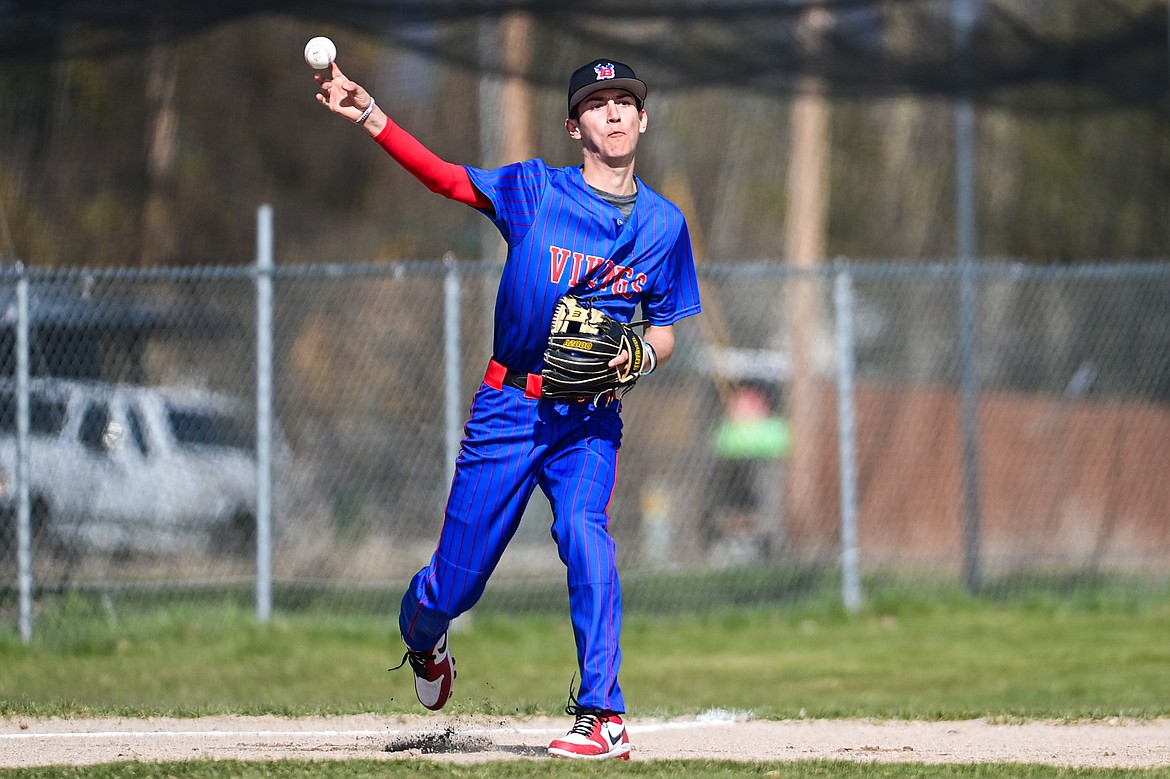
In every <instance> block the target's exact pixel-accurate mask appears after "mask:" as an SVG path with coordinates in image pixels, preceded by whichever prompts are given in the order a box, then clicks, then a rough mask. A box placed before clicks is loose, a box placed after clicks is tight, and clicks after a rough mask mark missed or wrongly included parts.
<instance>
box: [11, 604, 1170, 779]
mask: <svg viewBox="0 0 1170 779" xmlns="http://www.w3.org/2000/svg"><path fill="white" fill-rule="evenodd" d="M40 624H41V626H42V627H43V630H42V631H41V634H42V636H41V637H38V639H37V640H35V641H34V642H33V643H32V645H31V646H24V645H22V644H21V643H20V641H19V639H18V637H17V636H16V635H15V634H14V633H12V632H9V633H7V634H5V635H4V637H3V639H2V641H0V692H2V701H0V714H3V715H6V716H10V717H11V716H65V717H80V716H91V715H120V716H147V715H167V716H198V715H203V714H213V713H215V714H219V713H240V714H266V713H271V714H284V715H293V716H297V715H310V714H353V713H364V712H368V713H379V714H382V713H385V714H393V713H415V712H418V711H419V708H418V703H417V701H416V700H415V698H414V694H413V687H412V680H411V677H410V675H409V673H408V672H406V671H399V672H396V673H388V672H387V670H386V669H388V668H389V667H390V666H392V665H396V664H397V663H398V660H399V659H400V657H401V651H402V649H401V643H400V641H399V639H398V638H397V635H396V631H395V629H394V625H393V622H392V620H391V619H389V618H383V617H372V616H337V615H336V614H335V613H331V612H330V611H327V610H321V611H315V610H308V611H301V612H296V613H281V614H278V615H277V616H276V617H275V618H274V619H273V620H272V622H271V623H270V624H268V625H258V624H256V622H255V621H254V619H253V618H252V616H251V614H250V613H249V612H248V611H247V610H245V609H241V608H239V607H234V606H228V605H223V606H213V605H204V606H200V607H193V606H172V607H170V608H166V609H157V610H154V611H149V612H145V613H137V614H131V613H124V614H119V615H118V616H117V617H116V618H114V617H112V616H111V615H110V613H109V612H108V611H103V610H102V609H100V608H97V607H95V606H94V605H92V604H90V603H88V602H85V601H83V600H80V599H78V600H77V601H76V602H70V601H66V602H62V603H60V604H58V605H57V606H56V607H55V609H54V611H53V613H52V614H50V615H46V616H44V617H42V620H41V623H40ZM63 626H68V630H65V629H64V627H63ZM1167 636H1170V597H1165V596H1163V595H1157V596H1150V595H1146V596H1115V595H1104V596H1101V595H1097V596H1088V597H1075V598H1063V599H1062V598H1054V597H1044V598H1032V599H1028V600H1023V599H1014V600H1012V601H1010V602H1005V601H993V600H990V599H969V598H962V597H948V598H942V599H940V600H939V601H936V602H931V601H925V600H912V599H907V598H896V597H895V598H886V599H881V598H877V599H875V600H874V601H872V602H871V605H869V606H868V607H867V608H866V610H865V611H864V612H863V613H861V614H859V615H847V614H845V613H843V612H842V611H841V610H840V609H839V608H837V607H835V606H833V605H822V604H806V605H792V606H786V607H782V608H781V607H775V608H751V609H735V610H727V611H724V612H721V613H719V614H716V615H712V614H707V615H701V616H696V615H688V614H681V613H680V614H673V615H669V616H657V617H656V616H650V615H646V614H631V615H629V616H628V617H627V620H626V626H625V632H624V641H623V649H624V664H623V673H622V680H623V686H624V688H625V691H626V696H627V700H628V703H629V705H630V713H631V716H638V717H656V716H674V715H686V714H695V713H699V712H702V711H706V710H708V709H713V708H715V709H725V710H733V711H740V712H750V713H751V714H752V715H753V716H754V717H757V718H776V719H788V718H798V717H809V718H845V717H849V718H904V719H928V720H951V719H968V718H992V719H999V720H1007V721H1014V720H1023V719H1031V718H1043V719H1069V720H1081V719H1103V718H1111V717H1116V716H1123V717H1127V718H1138V719H1141V718H1153V717H1166V716H1170V673H1167V669H1168V668H1170V641H1167ZM452 649H453V651H454V653H455V654H456V656H457V657H458V661H459V685H458V688H457V692H458V695H457V697H456V699H454V700H453V702H452V704H450V706H449V709H450V710H451V711H452V713H456V714H458V713H468V714H472V713H475V714H495V713H499V714H504V715H509V716H512V715H527V714H552V715H556V714H559V713H560V712H561V711H562V709H563V707H564V704H565V700H566V696H567V693H568V689H569V685H570V682H571V680H572V678H573V673H574V669H575V665H576V664H575V660H574V654H573V641H572V635H571V632H570V628H569V625H568V622H567V619H566V618H564V617H561V616H555V615H552V614H527V615H508V614H503V613H500V612H498V611H494V610H492V609H490V608H488V609H485V612H484V613H483V614H479V613H473V615H472V617H471V618H470V619H467V618H464V619H463V620H461V621H460V623H459V630H458V632H455V633H453V634H452ZM156 768H157V767H156ZM140 770H146V769H138V768H135V767H134V766H127V765H122V766H109V767H106V768H92V769H54V770H52V771H48V770H39V771H29V770H20V771H12V772H9V773H7V774H5V775H12V776H45V777H48V776H52V777H59V776H115V775H116V776H146V775H156V774H151V773H136V772H135V771H140ZM309 770H312V771H313V774H312V775H314V776H327V777H351V776H367V775H375V774H376V775H379V776H386V775H403V776H410V775H417V774H419V773H423V772H424V771H425V773H426V775H427V776H472V775H474V776H500V777H514V776H556V777H562V776H593V775H610V774H611V773H613V774H616V773H621V774H629V775H633V776H666V775H668V774H669V775H675V774H677V773H679V771H680V770H684V769H680V766H679V765H662V764H661V763H655V764H636V763H634V764H629V765H624V764H623V765H616V766H615V765H610V766H579V765H577V764H575V763H574V764H563V763H560V762H554V761H549V762H547V763H546V762H544V761H536V762H535V763H534V762H532V761H521V762H520V764H519V765H510V764H506V763H504V764H493V765H491V766H476V767H475V768H474V770H472V769H469V768H460V767H458V766H449V767H448V766H436V765H431V764H429V763H427V764H424V765H422V766H419V765H418V764H417V763H415V762H412V761H402V762H401V763H390V764H388V763H384V762H379V763H369V764H365V763H363V762H361V761H348V762H346V763H344V764H339V765H329V766H328V767H327V768H326V767H322V766H312V767H311V768H309V767H306V766H301V765H296V764H259V765H251V766H249V765H243V764H238V763H237V764H211V763H207V764H204V763H191V764H183V765H181V766H175V765H171V766H169V767H168V768H167V769H166V770H165V771H164V772H163V774H161V775H184V776H208V777H210V776H260V775H264V776H301V775H308V773H307V771H309ZM685 770H686V771H687V772H688V773H694V772H697V775H704V776H784V777H787V776H841V777H853V776H867V777H872V776H890V777H910V776H979V777H998V776H1038V777H1041V776H1043V777H1047V776H1061V777H1072V776H1086V777H1089V776H1092V777H1097V776H1102V777H1103V776H1126V777H1130V776H1153V775H1157V774H1156V773H1151V772H1141V771H1080V772H1078V771H1069V770H1064V771H1061V770H1058V769H1055V768H1044V767H1036V768H1034V769H1032V768H1029V769H1026V770H1027V772H1022V771H1025V769H1024V768H1022V767H1020V766H1004V767H999V768H997V767H994V766H970V767H962V766H956V767H933V766H932V767H930V768H926V767H923V766H917V767H915V766H882V767H879V766H873V765H853V764H848V763H843V764H837V763H833V764H825V763H813V762H810V763H799V764H782V765H781V764H772V765H768V766H763V765H755V764H752V765H735V764H703V765H702V766H701V767H699V766H694V765H692V764H688V767H687V768H686V769H685ZM997 771H1002V773H1000V772H997ZM387 772H390V773H387Z"/></svg>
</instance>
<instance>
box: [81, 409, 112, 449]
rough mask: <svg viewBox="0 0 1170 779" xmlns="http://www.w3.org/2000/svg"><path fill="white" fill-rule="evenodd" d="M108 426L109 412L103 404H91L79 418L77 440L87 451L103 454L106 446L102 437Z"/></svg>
mask: <svg viewBox="0 0 1170 779" xmlns="http://www.w3.org/2000/svg"><path fill="white" fill-rule="evenodd" d="M109 424H110V411H109V409H108V408H106V404H105V403H91V404H90V405H89V407H88V408H86V409H85V414H84V416H82V417H81V428H80V429H79V430H78V431H77V438H78V439H79V440H80V441H81V443H82V445H83V446H85V447H86V448H87V449H92V450H93V451H95V452H105V451H106V446H105V442H104V441H103V437H104V436H105V434H106V428H107V427H108V426H109Z"/></svg>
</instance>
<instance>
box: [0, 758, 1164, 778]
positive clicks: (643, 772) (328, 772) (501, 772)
mask: <svg viewBox="0 0 1170 779" xmlns="http://www.w3.org/2000/svg"><path fill="white" fill-rule="evenodd" d="M0 776H3V777H9V778H10V779H81V778H82V777H85V778H86V779H148V778H152V777H167V779H173V778H174V777H184V779H253V778H255V779H309V778H310V777H311V778H312V779H367V778H373V777H376V778H377V779H393V778H394V777H415V776H425V777H427V779H470V778H474V779H520V777H537V778H539V777H552V778H553V779H566V778H572V777H593V776H633V777H639V779H678V777H680V776H701V777H704V779H740V777H768V779H926V778H927V777H929V779H1152V778H1153V777H1159V776H1165V772H1164V771H1161V772H1160V771H1157V770H1134V769H1130V770H1125V769H1100V768H1091V769H1090V768H1084V769H1075V768H1055V767H1052V766H1036V765H995V764H988V765H964V766H960V765H918V764H913V763H910V764H901V765H875V764H865V763H851V762H845V761H819V760H815V761H805V762H801V763H728V762H713V761H693V760H687V761H681V760H659V761H655V762H648V763H638V762H637V761H630V762H628V763H624V762H618V761H612V760H610V761H604V762H598V763H582V762H568V761H563V760H541V761H533V760H524V761H514V760H512V761H505V762H497V763H477V764H475V765H464V766H457V765H448V764H437V763H432V762H430V761H429V760H414V761H393V762H380V761H372V760H346V761H344V762H323V763H308V762H299V761H283V762H248V763H243V762H237V761H230V760H224V761H215V762H210V761H200V762H185V763H153V764H143V763H128V762H126V763H108V764H106V765H99V766H78V767H71V768H59V767H53V768H25V769H12V770H7V771H5V770H0Z"/></svg>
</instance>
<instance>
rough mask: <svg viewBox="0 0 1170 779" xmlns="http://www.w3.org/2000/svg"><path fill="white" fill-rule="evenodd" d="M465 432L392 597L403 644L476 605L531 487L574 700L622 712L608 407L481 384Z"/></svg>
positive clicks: (435, 633)
mask: <svg viewBox="0 0 1170 779" xmlns="http://www.w3.org/2000/svg"><path fill="white" fill-rule="evenodd" d="M464 432H465V437H464V439H463V444H462V446H461V449H460V452H459V457H458V459H457V460H456V465H455V477H454V480H453V482H452V485H451V494H450V496H449V498H448V500H447V509H446V513H445V515H444V520H443V529H442V531H441V533H440V535H439V543H438V547H437V548H436V550H435V553H434V555H433V556H432V557H431V561H430V563H429V564H428V565H427V566H426V567H425V568H423V569H422V570H421V571H419V572H418V573H417V574H415V576H414V578H413V580H412V581H411V584H410V587H409V589H408V590H407V592H406V594H405V595H404V596H403V598H402V610H401V613H400V615H399V627H400V628H401V630H402V636H403V639H404V640H405V642H406V645H407V646H408V647H410V648H411V649H418V650H426V649H430V648H431V647H432V646H434V644H435V642H436V641H438V639H439V637H440V636H442V634H443V632H444V631H446V630H447V626H448V624H449V622H450V621H451V620H452V619H454V618H455V617H457V616H459V615H460V614H462V613H463V612H465V611H467V610H468V609H470V608H471V607H472V606H473V605H475V603H476V602H477V601H478V600H479V598H480V596H481V595H482V594H483V590H484V587H485V585H486V584H487V580H488V577H489V576H491V573H492V571H493V570H495V567H496V564H497V563H499V561H500V557H501V555H503V553H504V549H505V547H506V546H507V544H508V542H509V541H510V540H511V539H512V536H513V535H514V534H515V532H516V528H517V527H518V526H519V523H520V519H521V516H522V515H523V513H524V508H525V506H526V505H527V503H528V500H529V498H530V497H531V496H532V493H533V490H535V488H536V487H537V486H539V487H540V489H541V491H542V492H543V493H544V494H545V495H546V496H547V497H548V500H549V503H550V504H551V506H552V513H553V526H552V536H553V540H554V541H555V542H556V545H557V551H558V553H559V554H560V558H561V561H562V562H563V563H564V564H565V566H566V569H567V577H568V586H569V610H570V615H571V618H572V622H573V634H574V637H575V639H576V644H577V662H578V664H579V666H580V673H581V684H580V687H579V689H578V691H577V700H578V701H579V703H580V705H582V706H585V707H589V708H596V709H605V710H609V711H615V712H624V711H625V701H624V699H623V697H622V692H621V688H620V686H619V685H618V679H617V677H618V668H619V666H620V665H621V648H620V641H619V637H620V632H621V622H622V607H621V584H620V582H619V581H618V573H617V561H616V559H615V553H614V552H615V548H614V541H613V538H612V537H611V536H610V535H609V532H608V526H609V515H608V513H607V506H608V504H609V500H610V496H611V495H612V494H613V488H614V482H615V479H616V476H617V460H618V447H619V446H620V445H621V432H622V422H621V417H620V416H619V414H618V405H617V404H616V403H614V404H611V405H610V406H603V407H601V408H596V407H594V406H593V404H591V403H561V402H554V401H549V400H533V399H529V398H526V397H525V395H524V393H523V392H522V391H520V390H518V389H515V388H513V387H508V386H505V387H503V388H502V389H494V388H492V387H490V386H488V385H487V384H483V385H481V386H480V388H479V391H478V392H476V394H475V397H474V399H473V400H472V406H471V415H470V420H469V421H468V423H467V426H466V428H465V431H464Z"/></svg>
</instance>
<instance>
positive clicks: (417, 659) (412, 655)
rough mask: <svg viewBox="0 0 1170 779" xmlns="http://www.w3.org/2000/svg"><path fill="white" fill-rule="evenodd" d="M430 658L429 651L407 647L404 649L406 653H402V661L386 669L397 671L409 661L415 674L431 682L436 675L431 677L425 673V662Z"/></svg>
mask: <svg viewBox="0 0 1170 779" xmlns="http://www.w3.org/2000/svg"><path fill="white" fill-rule="evenodd" d="M430 659H431V653H430V652H424V651H417V652H416V651H413V650H410V649H408V650H406V654H404V655H403V656H402V662H401V663H399V664H398V665H396V666H394V667H393V668H389V669H387V670H389V671H397V670H398V669H399V668H401V667H402V666H404V665H406V663H407V662H409V663H410V668H411V670H412V671H414V675H415V676H421V677H422V678H424V679H426V680H427V681H428V682H433V681H434V680H435V678H436V677H432V676H430V675H428V673H427V663H428V662H429V661H430ZM436 676H437V675H436Z"/></svg>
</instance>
